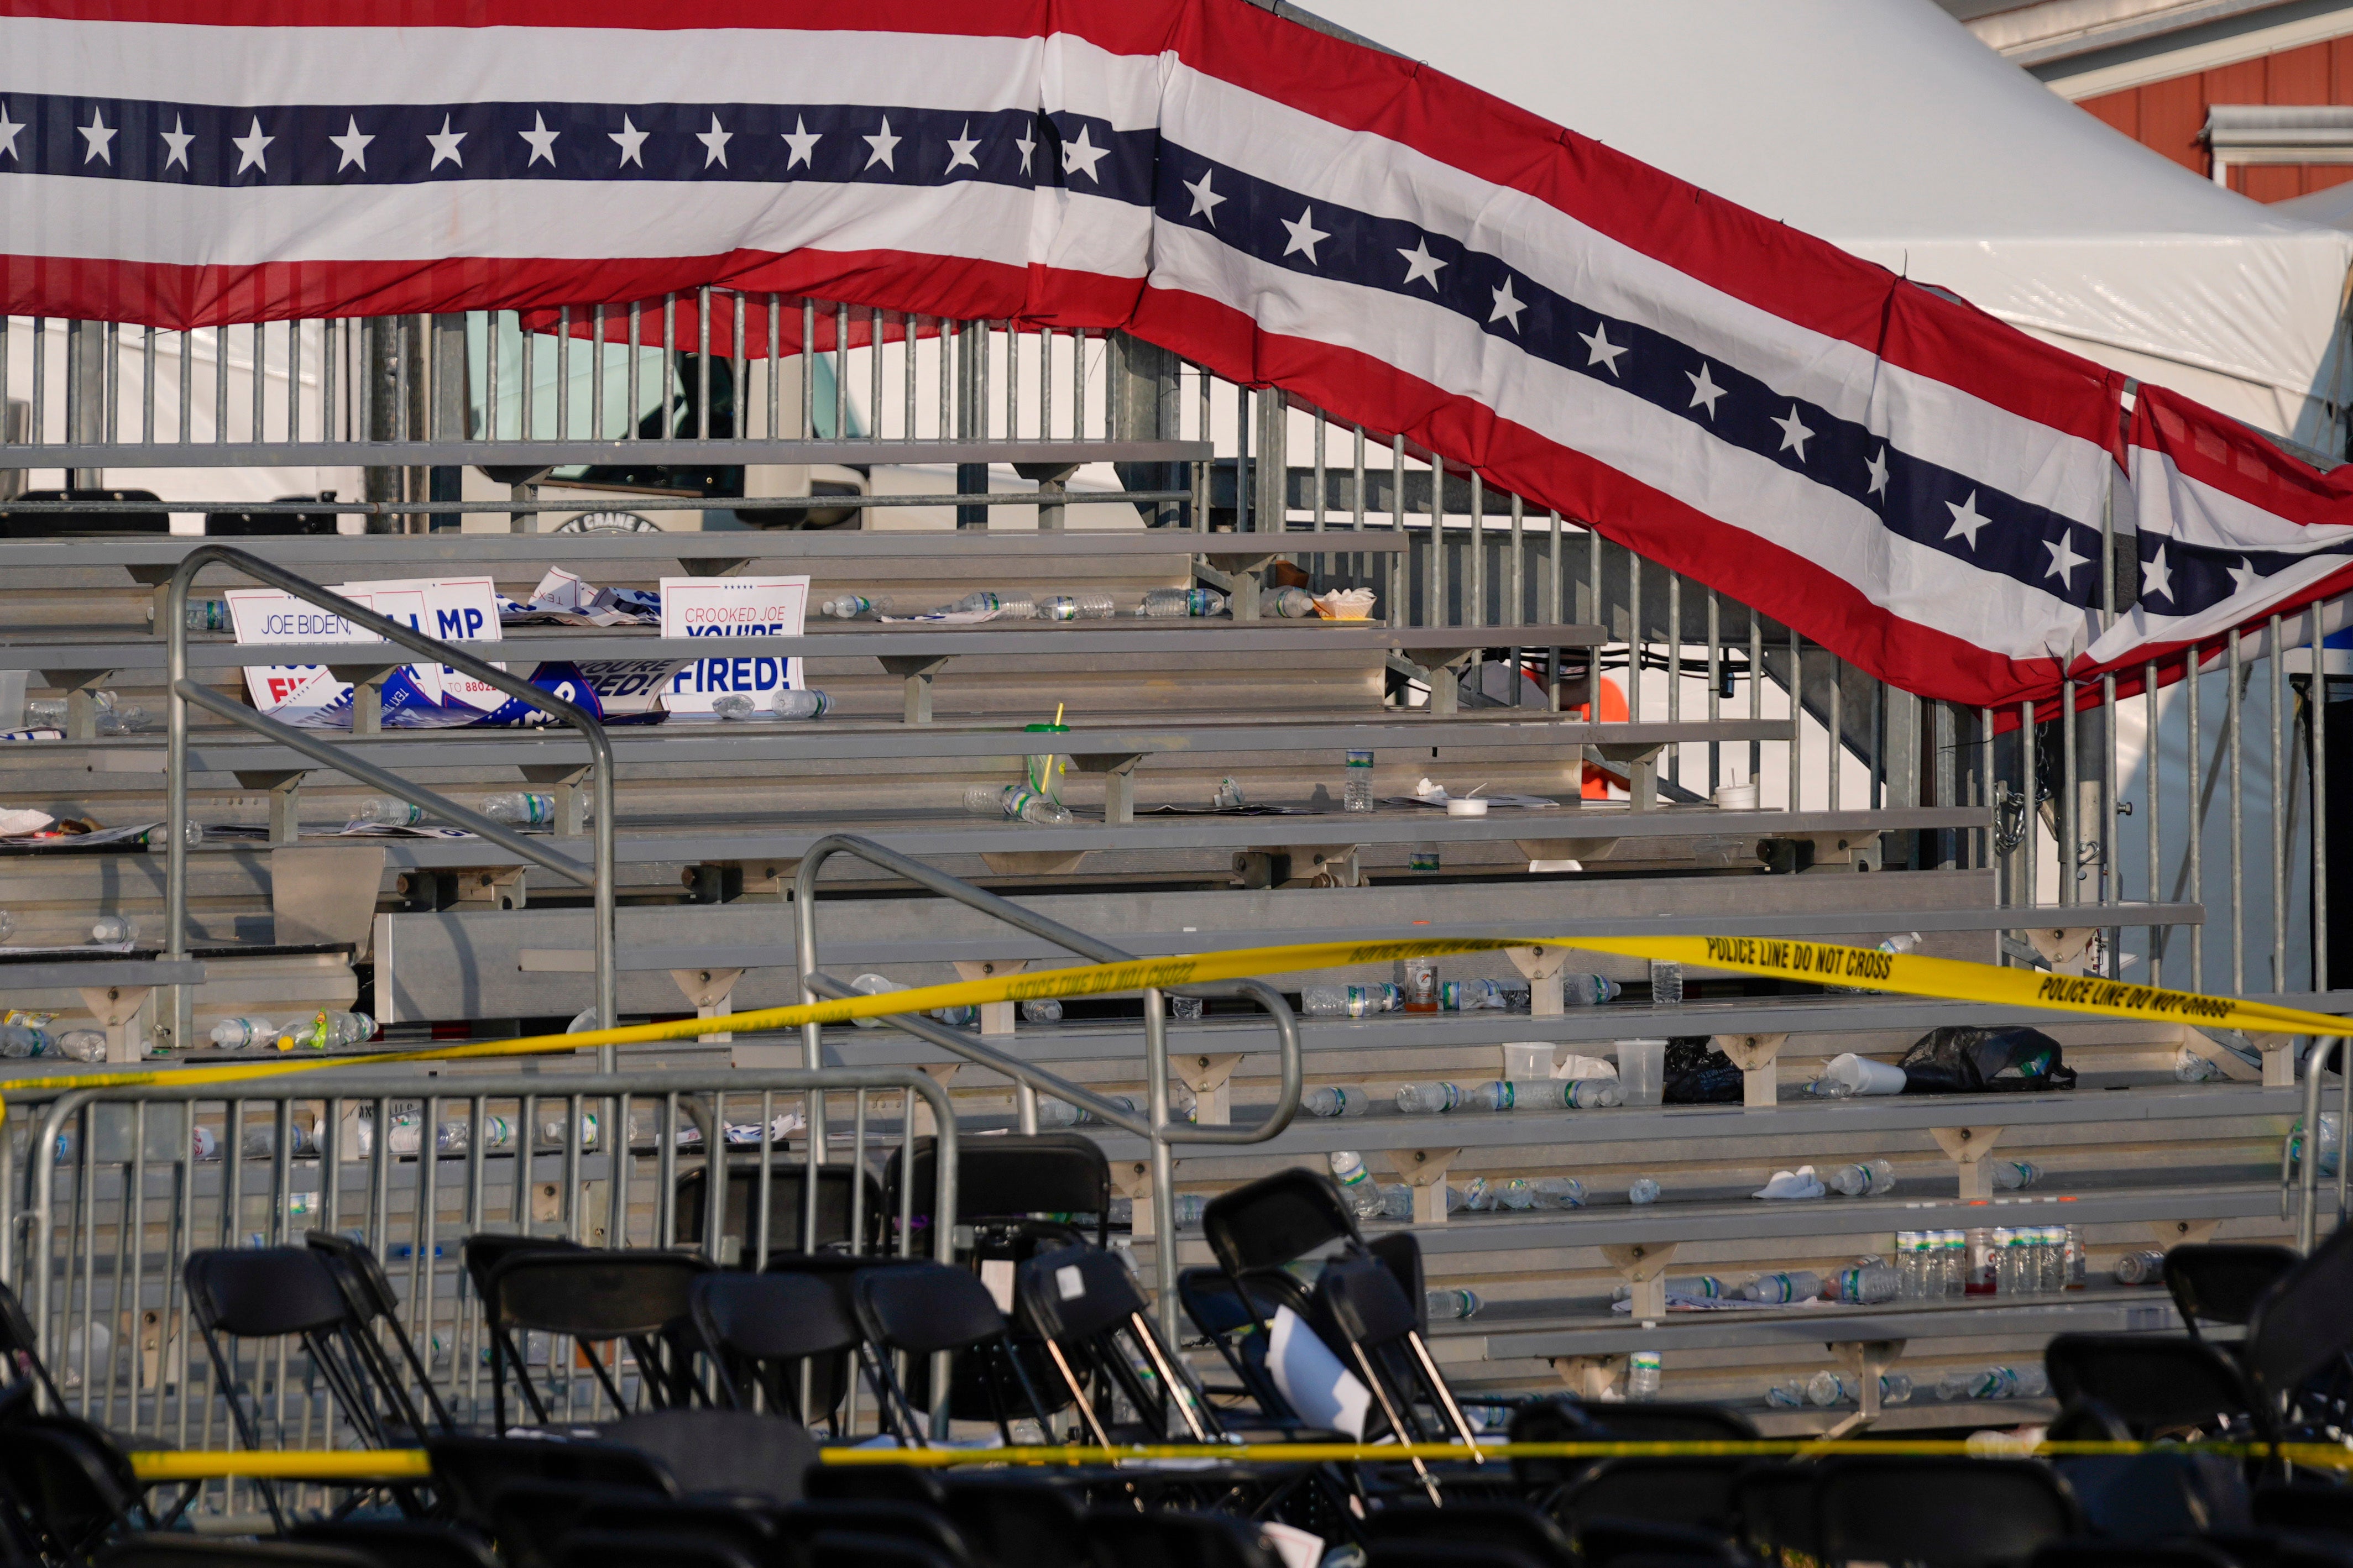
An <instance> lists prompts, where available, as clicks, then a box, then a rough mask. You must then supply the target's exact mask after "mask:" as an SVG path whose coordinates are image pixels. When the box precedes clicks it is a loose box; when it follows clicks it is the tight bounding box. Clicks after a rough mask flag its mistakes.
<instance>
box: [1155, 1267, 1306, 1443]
mask: <svg viewBox="0 0 2353 1568" xmlns="http://www.w3.org/2000/svg"><path fill="white" fill-rule="evenodd" d="M1243 1289H1244V1288H1243V1287H1242V1286H1240V1285H1237V1284H1235V1283H1234V1282H1233V1280H1232V1279H1229V1278H1228V1277H1227V1275H1226V1272H1225V1270H1224V1269H1222V1268H1187V1269H1185V1270H1183V1271H1182V1272H1180V1273H1179V1274H1178V1275H1177V1276H1176V1301H1177V1304H1178V1305H1179V1306H1181V1307H1183V1308H1184V1309H1185V1316H1186V1318H1187V1320H1188V1321H1190V1322H1191V1323H1192V1325H1193V1327H1194V1329H1195V1330H1196V1331H1198V1333H1199V1334H1200V1335H1201V1337H1202V1338H1203V1339H1206V1340H1207V1341H1208V1342H1209V1348H1210V1349H1212V1350H1214V1351H1216V1352H1218V1357H1219V1360H1221V1361H1223V1362H1224V1363H1226V1368H1227V1370H1228V1371H1229V1372H1231V1373H1233V1374H1234V1380H1235V1384H1236V1386H1234V1387H1233V1388H1230V1389H1227V1388H1211V1389H1209V1390H1208V1392H1209V1393H1211V1394H1239V1395H1240V1396H1242V1397H1245V1398H1247V1399H1249V1400H1250V1403H1251V1404H1252V1405H1256V1406H1257V1407H1258V1413H1259V1415H1260V1416H1261V1419H1264V1420H1268V1421H1272V1422H1278V1423H1281V1422H1289V1423H1292V1424H1294V1425H1295V1424H1296V1423H1297V1420H1298V1414H1297V1412H1295V1411H1293V1409H1292V1408H1291V1405H1290V1403H1289V1402H1288V1401H1286V1400H1285V1399H1284V1398H1283V1397H1282V1391H1281V1390H1280V1389H1278V1388H1276V1387H1275V1385H1274V1379H1273V1377H1272V1376H1271V1374H1270V1373H1268V1371H1267V1368H1266V1335H1265V1333H1264V1332H1263V1331H1261V1325H1263V1324H1264V1323H1265V1322H1266V1321H1268V1320H1269V1319H1271V1318H1272V1317H1273V1316H1274V1313H1275V1310H1276V1309H1277V1308H1278V1307H1279V1306H1281V1305H1282V1303H1281V1302H1280V1301H1279V1300H1274V1299H1273V1298H1272V1297H1271V1294H1270V1293H1269V1292H1267V1291H1264V1290H1262V1289H1261V1290H1256V1291H1255V1292H1254V1293H1255V1294H1257V1295H1258V1297H1259V1300H1255V1301H1247V1300H1243Z"/></svg>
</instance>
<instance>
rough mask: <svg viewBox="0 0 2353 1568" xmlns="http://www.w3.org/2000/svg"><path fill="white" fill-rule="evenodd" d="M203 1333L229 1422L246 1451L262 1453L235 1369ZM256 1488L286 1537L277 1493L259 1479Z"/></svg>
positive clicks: (210, 1333) (217, 1343) (212, 1336)
mask: <svg viewBox="0 0 2353 1568" xmlns="http://www.w3.org/2000/svg"><path fill="white" fill-rule="evenodd" d="M201 1332H202V1333H203V1334H204V1336H205V1353H206V1355H208V1356H210V1357H211V1358H212V1363H213V1376H214V1377H215V1378H216V1380H217V1381H218V1383H219V1385H220V1396H221V1398H222V1399H223V1400H224V1401H226V1402H227V1405H228V1413H229V1418H230V1419H231V1420H232V1421H234V1422H235V1423H236V1424H237V1438H238V1440H239V1441H240V1442H242V1443H243V1444H244V1445H245V1446H246V1447H247V1448H248V1449H251V1450H253V1451H255V1452H259V1450H260V1448H261V1432H260V1429H259V1428H258V1427H257V1426H254V1424H253V1417H252V1416H251V1415H248V1413H247V1411H246V1408H245V1401H244V1400H242V1399H240V1398H238V1397H237V1372H236V1369H235V1367H233V1366H232V1365H230V1364H229V1363H227V1361H225V1360H224V1359H223V1358H222V1356H221V1348H220V1340H219V1338H218V1337H217V1336H216V1335H215V1334H214V1332H213V1331H212V1330H211V1328H210V1327H208V1326H206V1327H202V1328H201ZM253 1484H254V1487H255V1489H257V1490H259V1492H260V1493H261V1501H262V1505H263V1506H264V1507H265V1508H267V1509H269V1518H270V1522H272V1523H273V1524H275V1525H277V1526H278V1533H279V1534H280V1535H283V1534H285V1533H286V1514H285V1512H284V1510H281V1509H280V1508H279V1506H278V1489H277V1488H276V1487H274V1486H272V1485H270V1483H269V1482H268V1481H265V1480H261V1479H256V1480H255V1481H254V1483H253Z"/></svg>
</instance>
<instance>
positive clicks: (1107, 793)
mask: <svg viewBox="0 0 2353 1568" xmlns="http://www.w3.org/2000/svg"><path fill="white" fill-rule="evenodd" d="M1143 760H1144V753H1143V752H1092V753H1087V754H1082V753H1079V752H1072V753H1071V766H1072V767H1074V768H1076V769H1078V771H1079V772H1081V773H1101V774H1103V826H1105V827H1111V826H1116V825H1121V824H1125V823H1131V822H1134V820H1135V764H1136V763H1140V762H1142V761H1143Z"/></svg>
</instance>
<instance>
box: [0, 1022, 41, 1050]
mask: <svg viewBox="0 0 2353 1568" xmlns="http://www.w3.org/2000/svg"><path fill="white" fill-rule="evenodd" d="M48 1054H49V1032H48V1031H47V1029H44V1028H42V1027H41V1026H39V1025H37V1024H0V1057H10V1058H19V1059H21V1058H26V1057H45V1056H47V1055H48Z"/></svg>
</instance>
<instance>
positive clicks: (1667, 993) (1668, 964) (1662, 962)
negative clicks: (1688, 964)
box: [1651, 958, 1683, 1007]
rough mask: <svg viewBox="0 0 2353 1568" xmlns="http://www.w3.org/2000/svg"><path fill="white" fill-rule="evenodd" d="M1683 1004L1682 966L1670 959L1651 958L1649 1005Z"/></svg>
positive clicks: (1674, 1005)
mask: <svg viewBox="0 0 2353 1568" xmlns="http://www.w3.org/2000/svg"><path fill="white" fill-rule="evenodd" d="M1682 1005H1683V965H1682V964H1680V963H1675V962H1674V961H1673V960H1672V959H1664V958H1654V959H1652V960H1651V1006H1653V1007H1680V1006H1682Z"/></svg>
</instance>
